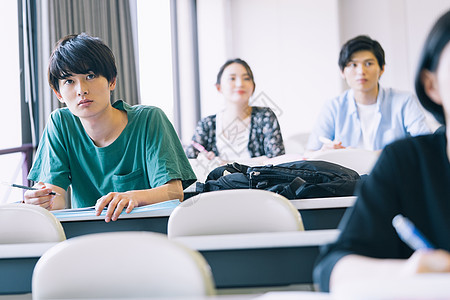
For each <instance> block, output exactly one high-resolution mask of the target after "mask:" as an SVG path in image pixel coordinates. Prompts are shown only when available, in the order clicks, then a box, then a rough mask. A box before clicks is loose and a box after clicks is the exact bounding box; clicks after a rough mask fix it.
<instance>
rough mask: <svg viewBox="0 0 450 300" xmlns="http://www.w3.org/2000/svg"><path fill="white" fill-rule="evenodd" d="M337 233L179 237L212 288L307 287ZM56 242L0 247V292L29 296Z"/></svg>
mask: <svg viewBox="0 0 450 300" xmlns="http://www.w3.org/2000/svg"><path fill="white" fill-rule="evenodd" d="M338 234H339V231H338V230H336V229H334V230H311V231H296V232H273V233H249V234H232V235H231V234H230V235H214V236H192V237H179V238H176V239H175V240H176V241H178V242H179V243H182V244H184V245H186V246H188V247H190V248H192V249H196V250H198V251H199V252H200V253H201V254H202V255H203V256H204V257H205V259H206V260H207V261H208V263H209V265H210V266H211V270H212V273H213V277H214V281H215V285H216V288H218V289H220V288H239V287H263V286H285V285H291V284H311V283H312V269H313V265H314V262H315V259H316V257H317V255H318V253H319V246H320V245H323V244H325V243H329V242H332V241H334V240H335V239H336V238H337V236H338ZM55 244H56V243H33V244H9V245H0V278H1V280H0V294H24V293H30V292H31V278H32V272H33V269H34V266H35V264H36V262H37V261H38V260H39V258H40V256H41V255H42V254H43V253H44V252H45V251H46V250H48V249H49V248H50V247H52V246H54V245H55Z"/></svg>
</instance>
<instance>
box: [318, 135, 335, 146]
mask: <svg viewBox="0 0 450 300" xmlns="http://www.w3.org/2000/svg"><path fill="white" fill-rule="evenodd" d="M319 141H320V142H321V143H322V144H332V143H333V141H332V140H330V139H329V138H326V137H324V136H319Z"/></svg>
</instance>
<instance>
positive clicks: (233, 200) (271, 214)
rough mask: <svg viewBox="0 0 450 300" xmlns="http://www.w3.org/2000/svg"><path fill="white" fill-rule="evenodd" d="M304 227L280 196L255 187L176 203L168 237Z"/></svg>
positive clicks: (297, 215) (297, 214)
mask: <svg viewBox="0 0 450 300" xmlns="http://www.w3.org/2000/svg"><path fill="white" fill-rule="evenodd" d="M296 230H304V227H303V222H302V219H301V216H300V213H299V212H298V210H297V209H296V208H295V207H294V206H293V205H292V204H291V203H290V202H289V200H288V199H287V198H285V197H283V196H281V195H278V194H275V193H272V192H269V191H265V190H255V189H237V190H224V191H214V192H207V193H202V194H199V195H196V196H194V197H191V198H189V199H187V200H185V201H183V202H182V203H181V204H180V205H178V206H177V207H176V208H175V209H174V210H173V212H172V213H171V214H170V216H169V221H168V224H167V234H168V236H169V238H172V237H179V236H193V235H215V234H233V233H254V232H275V231H296Z"/></svg>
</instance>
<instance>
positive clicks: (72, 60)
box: [48, 33, 117, 92]
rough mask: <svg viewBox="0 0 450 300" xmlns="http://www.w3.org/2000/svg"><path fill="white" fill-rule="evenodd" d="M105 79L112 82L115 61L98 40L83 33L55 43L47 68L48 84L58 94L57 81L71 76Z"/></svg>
mask: <svg viewBox="0 0 450 300" xmlns="http://www.w3.org/2000/svg"><path fill="white" fill-rule="evenodd" d="M89 72H92V73H94V74H95V75H101V76H103V77H105V78H106V79H107V80H108V82H113V81H114V79H115V78H116V76H117V67H116V61H115V59H114V54H113V53H112V51H111V49H110V48H109V47H108V46H106V45H105V44H104V43H103V42H102V41H101V40H100V39H99V38H96V37H92V36H90V35H88V34H86V33H81V34H72V35H68V36H66V37H64V38H62V39H60V40H59V41H58V43H57V44H56V46H55V49H54V50H53V52H52V54H51V56H50V60H49V64H48V82H49V84H50V87H51V88H52V89H54V90H55V91H58V92H59V80H60V79H64V78H67V77H69V76H71V75H73V74H87V73H89Z"/></svg>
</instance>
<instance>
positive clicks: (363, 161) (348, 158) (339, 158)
mask: <svg viewBox="0 0 450 300" xmlns="http://www.w3.org/2000/svg"><path fill="white" fill-rule="evenodd" d="M379 155H380V152H379V151H369V150H364V149H356V148H354V149H352V148H346V149H333V150H320V151H315V152H313V153H311V154H310V155H309V156H308V159H309V160H324V161H328V162H332V163H335V164H338V165H341V166H344V167H347V168H349V169H352V170H355V171H356V172H357V173H358V174H359V175H363V174H369V173H370V171H371V170H372V168H373V166H374V165H375V163H376V161H377V159H378V156H379Z"/></svg>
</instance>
